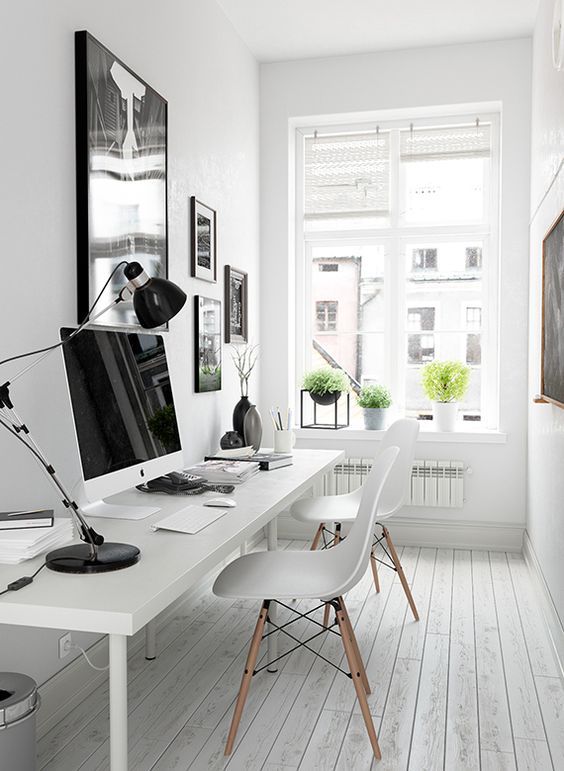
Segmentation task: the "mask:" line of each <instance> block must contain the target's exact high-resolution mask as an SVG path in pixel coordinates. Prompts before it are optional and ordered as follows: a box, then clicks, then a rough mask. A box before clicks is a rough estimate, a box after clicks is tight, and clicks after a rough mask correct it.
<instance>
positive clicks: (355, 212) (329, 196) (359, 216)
mask: <svg viewBox="0 0 564 771" xmlns="http://www.w3.org/2000/svg"><path fill="white" fill-rule="evenodd" d="M304 183H305V184H304V197H305V212H304V214H305V219H304V227H305V230H306V231H315V230H338V229H344V230H346V229H349V230H350V229H359V230H360V229H362V228H375V227H386V226H387V225H388V224H389V217H390V134H389V132H387V131H384V132H378V133H377V132H376V131H374V132H370V133H368V132H365V133H355V134H341V135H333V136H313V137H307V138H306V140H305V179H304Z"/></svg>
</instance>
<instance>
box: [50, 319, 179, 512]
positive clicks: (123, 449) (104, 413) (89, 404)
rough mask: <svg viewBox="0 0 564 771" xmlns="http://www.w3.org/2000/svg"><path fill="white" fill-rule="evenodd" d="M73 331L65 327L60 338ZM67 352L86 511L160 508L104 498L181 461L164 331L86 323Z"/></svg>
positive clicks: (81, 499) (80, 497)
mask: <svg viewBox="0 0 564 771" xmlns="http://www.w3.org/2000/svg"><path fill="white" fill-rule="evenodd" d="M73 331H74V330H72V329H67V328H64V329H61V339H62V340H67V339H68V338H69V336H70V335H71V333H72V332H73ZM63 357H64V362H65V372H66V376H67V383H68V389H69V395H70V401H71V406H72V414H73V420H74V428H75V435H76V441H77V443H78V451H79V455H80V462H81V466H82V477H83V485H82V491H81V493H82V494H81V495H78V496H77V497H78V503H79V505H80V507H81V509H82V510H83V511H84V512H85V513H86V514H89V515H91V516H95V517H104V516H106V517H117V518H120V519H121V518H123V519H142V518H143V517H146V516H149V515H150V514H153V513H155V512H157V511H158V510H159V507H155V506H132V505H125V506H124V505H123V504H119V505H114V504H112V503H107V502H104V501H103V499H104V498H107V497H108V496H110V495H113V494H114V493H118V492H122V491H124V490H127V489H129V488H131V487H134V486H135V485H138V484H142V483H143V482H147V481H148V480H150V479H153V478H154V477H158V476H161V475H163V474H167V473H168V472H170V471H174V470H177V469H180V468H182V467H183V456H182V448H181V445H180V438H179V432H178V424H177V422H176V412H175V409H174V400H173V394H172V388H171V383H170V376H169V370H168V363H167V358H166V351H165V346H164V341H163V338H162V336H161V335H153V334H147V333H144V332H143V333H137V332H116V331H106V330H98V329H96V330H90V329H86V330H84V331H83V332H81V333H80V334H79V335H76V337H74V338H72V339H71V340H69V341H68V342H67V343H66V345H64V346H63Z"/></svg>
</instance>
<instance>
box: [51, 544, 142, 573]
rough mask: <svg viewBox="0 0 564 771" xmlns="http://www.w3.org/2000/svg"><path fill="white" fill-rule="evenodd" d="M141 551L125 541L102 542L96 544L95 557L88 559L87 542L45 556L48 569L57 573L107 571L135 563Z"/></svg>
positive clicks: (127, 566) (88, 547) (65, 547)
mask: <svg viewBox="0 0 564 771" xmlns="http://www.w3.org/2000/svg"><path fill="white" fill-rule="evenodd" d="M140 554H141V552H140V551H139V549H138V548H137V546H131V545H130V544H127V543H103V544H102V545H101V546H98V555H97V557H96V559H94V560H92V559H89V557H90V546H89V545H88V544H87V543H79V544H74V545H73V546H64V547H63V548H62V549H55V550H54V551H50V552H49V554H47V556H46V557H45V562H46V563H47V567H48V568H49V570H55V571H56V572H57V573H107V572H109V571H110V570H122V569H123V568H129V567H131V565H135V563H136V562H137V561H138V559H139V556H140Z"/></svg>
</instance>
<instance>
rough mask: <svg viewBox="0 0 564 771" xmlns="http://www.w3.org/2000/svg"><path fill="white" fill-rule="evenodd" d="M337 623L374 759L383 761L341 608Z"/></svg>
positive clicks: (338, 612)
mask: <svg viewBox="0 0 564 771" xmlns="http://www.w3.org/2000/svg"><path fill="white" fill-rule="evenodd" d="M337 622H338V624H339V629H340V631H341V639H342V641H343V648H344V649H345V655H346V657H347V661H348V664H349V668H350V670H351V676H352V681H353V683H354V687H355V690H356V696H357V698H358V702H359V704H360V711H361V712H362V717H363V718H364V724H365V726H366V730H367V732H368V737H369V739H370V744H371V745H372V750H373V752H374V757H375V758H376V760H381V759H382V753H381V752H380V747H379V745H378V737H377V736H376V731H375V729H374V723H373V721H372V715H371V714H370V708H369V706H368V700H367V698H366V693H365V692H364V687H363V685H362V677H361V674H360V667H359V665H358V662H357V658H356V656H355V654H354V650H353V646H352V644H351V641H350V639H349V633H348V629H347V627H348V625H347V620H346V616H345V614H344V613H343V610H342V607H341V608H339V610H338V611H337Z"/></svg>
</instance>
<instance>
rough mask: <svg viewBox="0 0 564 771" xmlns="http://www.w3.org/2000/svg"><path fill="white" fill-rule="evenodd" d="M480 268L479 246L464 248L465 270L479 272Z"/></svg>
mask: <svg viewBox="0 0 564 771" xmlns="http://www.w3.org/2000/svg"><path fill="white" fill-rule="evenodd" d="M481 267H482V249H481V247H480V246H467V247H466V270H480V269H481Z"/></svg>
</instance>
